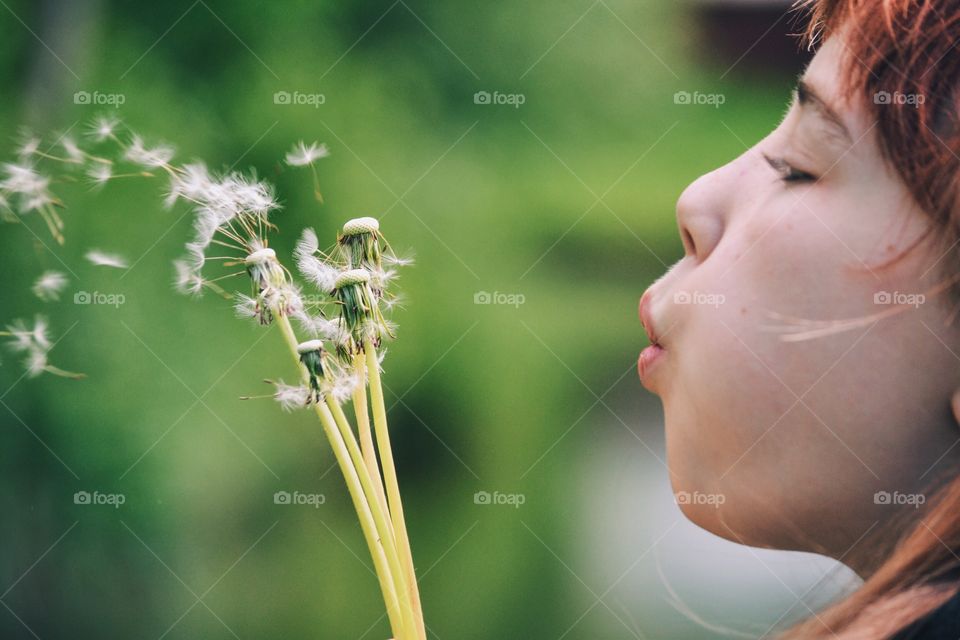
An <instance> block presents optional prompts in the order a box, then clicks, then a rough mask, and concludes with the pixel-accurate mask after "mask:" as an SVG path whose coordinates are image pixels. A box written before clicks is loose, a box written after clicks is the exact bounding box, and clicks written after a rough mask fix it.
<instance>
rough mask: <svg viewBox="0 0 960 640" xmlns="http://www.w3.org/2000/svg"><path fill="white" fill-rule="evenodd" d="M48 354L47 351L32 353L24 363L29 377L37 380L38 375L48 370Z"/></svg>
mask: <svg viewBox="0 0 960 640" xmlns="http://www.w3.org/2000/svg"><path fill="white" fill-rule="evenodd" d="M47 364H48V360H47V352H46V351H39V350H37V351H31V352H30V353H29V354H28V355H27V358H26V360H24V361H23V366H24V368H25V369H26V370H27V376H28V377H30V378H36V377H37V376H38V375H40V374H41V373H43V372H44V370H45V369H46V368H47Z"/></svg>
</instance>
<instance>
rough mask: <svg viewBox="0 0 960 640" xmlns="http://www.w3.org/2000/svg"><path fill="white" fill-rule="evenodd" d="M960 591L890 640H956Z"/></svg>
mask: <svg viewBox="0 0 960 640" xmlns="http://www.w3.org/2000/svg"><path fill="white" fill-rule="evenodd" d="M958 638H960V591H958V592H957V593H955V594H954V595H953V596H952V597H951V598H950V599H949V600H947V601H946V602H944V603H943V604H942V605H940V606H939V607H938V608H936V609H934V610H933V611H931V612H930V613H928V614H927V615H926V616H924V617H922V618H920V619H919V620H917V621H915V622H913V623H912V624H910V625H908V626H907V627H905V628H904V629H903V630H902V631H900V632H898V633H897V634H896V635H894V636H892V637H891V640H958Z"/></svg>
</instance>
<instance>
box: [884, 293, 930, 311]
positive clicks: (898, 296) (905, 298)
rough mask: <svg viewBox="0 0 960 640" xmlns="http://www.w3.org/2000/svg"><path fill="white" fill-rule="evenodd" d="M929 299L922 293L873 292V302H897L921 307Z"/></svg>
mask: <svg viewBox="0 0 960 640" xmlns="http://www.w3.org/2000/svg"><path fill="white" fill-rule="evenodd" d="M926 301H927V297H926V296H925V295H923V294H922V293H904V292H902V291H877V292H876V293H875V294H873V304H896V305H902V306H911V307H914V308H917V307H919V306H920V305H922V304H923V303H924V302H926Z"/></svg>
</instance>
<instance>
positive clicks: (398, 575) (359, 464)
mask: <svg viewBox="0 0 960 640" xmlns="http://www.w3.org/2000/svg"><path fill="white" fill-rule="evenodd" d="M326 400H327V407H329V409H330V412H331V413H332V414H333V417H334V419H335V420H336V422H337V426H338V427H340V433H341V434H342V435H343V439H344V441H346V443H347V450H348V451H349V452H350V457H351V458H353V464H354V468H356V469H357V471H358V474H359V476H360V483H361V485H362V486H363V490H364V492H365V493H366V495H367V500H370V501H375V500H376V494H375V493H374V490H373V481H372V480H371V479H370V474H368V473H367V468H366V467H365V466H364V462H363V455H362V454H361V453H360V447H359V446H357V441H356V439H355V438H354V437H353V431H351V430H350V423H349V422H347V416H346V415H345V414H344V413H343V409H342V408H341V407H340V405H339V404H337V401H336V400H334V399H333V398H331V397H329V396H327V398H326ZM373 519H374V522H375V523H376V526H377V530H378V531H379V533H380V541H381V543H383V548H384V551H386V554H387V562H388V563H389V564H390V570H391V571H392V573H393V580H394V583H395V584H394V586H395V588H396V590H397V593H398V594H403V595H404V597H402V598H400V607H401V609H402V611H403V617H404V622H405V623H406V625H407V626H406V627H405V633H404V635H403V636H402V637H403V638H404V639H405V640H415V639H416V638H417V637H418V633H417V626H416V625H417V622H416V620H417V618H416V617H415V616H414V613H413V603H412V601H411V599H410V595H409V592H408V587H407V581H406V579H405V576H406V572H405V571H404V567H403V564H402V562H401V559H400V554H399V553H398V551H397V541H396V537H395V535H394V531H393V529H391V523H390V521H389V519H388V517H387V515H386V512H385V511H384V510H382V509H380V508H379V506H378V507H377V508H376V509H373Z"/></svg>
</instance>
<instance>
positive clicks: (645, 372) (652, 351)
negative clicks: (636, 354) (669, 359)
mask: <svg viewBox="0 0 960 640" xmlns="http://www.w3.org/2000/svg"><path fill="white" fill-rule="evenodd" d="M666 353H667V352H666V351H664V350H663V347H661V346H660V345H658V344H652V345H650V346H649V347H647V348H646V349H644V350H643V351H641V352H640V359H639V360H638V361H637V369H638V370H639V372H640V379H641V380H644V381H645V380H647V378H648V377H649V376H650V374H651V373H652V371H653V369H654V367H656V365H657V363H658V362H660V361H661V360H663V357H664V356H665V355H666Z"/></svg>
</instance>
